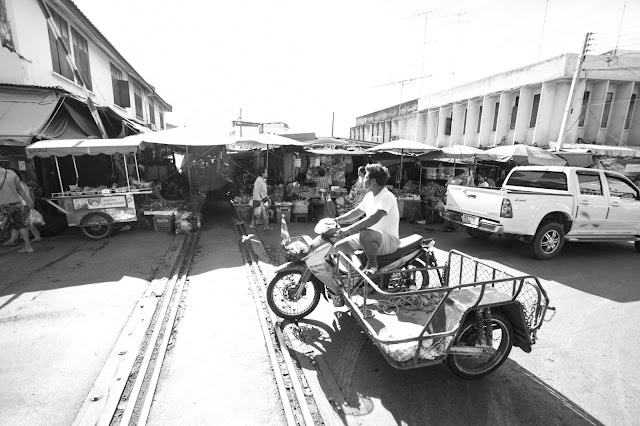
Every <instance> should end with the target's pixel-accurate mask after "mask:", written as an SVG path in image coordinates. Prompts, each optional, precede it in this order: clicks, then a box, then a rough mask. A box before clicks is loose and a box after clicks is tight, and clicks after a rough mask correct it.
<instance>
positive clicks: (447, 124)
mask: <svg viewBox="0 0 640 426" xmlns="http://www.w3.org/2000/svg"><path fill="white" fill-rule="evenodd" d="M452 115H453V112H452V113H451V115H449V117H447V121H445V122H444V134H445V136H451V125H452V124H453V117H452Z"/></svg>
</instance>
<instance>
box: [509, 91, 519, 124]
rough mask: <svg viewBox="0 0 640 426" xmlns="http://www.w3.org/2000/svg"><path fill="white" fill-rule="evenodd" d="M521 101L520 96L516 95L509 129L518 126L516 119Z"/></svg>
mask: <svg viewBox="0 0 640 426" xmlns="http://www.w3.org/2000/svg"><path fill="white" fill-rule="evenodd" d="M519 103H520V96H516V99H515V101H514V102H513V106H512V107H511V121H510V122H509V130H513V129H515V128H516V119H517V118H518V104H519Z"/></svg>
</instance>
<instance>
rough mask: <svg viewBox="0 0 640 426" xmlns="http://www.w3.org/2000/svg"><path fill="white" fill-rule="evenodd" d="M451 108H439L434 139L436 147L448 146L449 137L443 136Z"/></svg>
mask: <svg viewBox="0 0 640 426" xmlns="http://www.w3.org/2000/svg"><path fill="white" fill-rule="evenodd" d="M451 109H452V106H445V107H440V110H439V111H438V136H437V138H436V147H442V146H447V145H449V136H448V135H445V128H446V125H447V118H448V117H449V114H450V113H451Z"/></svg>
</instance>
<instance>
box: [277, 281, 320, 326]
mask: <svg viewBox="0 0 640 426" xmlns="http://www.w3.org/2000/svg"><path fill="white" fill-rule="evenodd" d="M301 277H302V273H301V272H298V271H288V272H281V273H279V274H278V275H276V276H275V277H274V278H273V279H272V280H271V282H270V283H269V285H268V286H267V303H268V304H269V307H270V308H271V310H272V311H273V312H274V313H275V314H276V315H278V316H279V317H281V318H286V319H290V320H296V319H300V318H304V317H306V316H307V315H309V314H310V313H311V312H313V310H314V309H315V308H316V306H318V302H319V300H320V291H318V288H316V286H315V285H314V284H313V283H312V282H311V281H307V282H306V283H301V282H300V278H301ZM301 286H302V287H303V288H300V287H301Z"/></svg>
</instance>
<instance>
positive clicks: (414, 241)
mask: <svg viewBox="0 0 640 426" xmlns="http://www.w3.org/2000/svg"><path fill="white" fill-rule="evenodd" d="M422 241H423V239H422V236H421V235H418V234H413V235H409V236H408V237H405V238H400V245H399V246H398V249H397V250H396V251H394V252H393V253H391V254H387V255H385V256H378V267H379V268H383V267H385V266H386V265H388V264H389V263H391V262H395V261H396V260H398V259H400V258H401V257H403V256H405V255H407V254H409V253H411V252H412V251H414V250H416V249H418V248H420V246H421V245H422ZM356 255H358V257H359V258H360V259H361V261H363V264H365V263H366V261H367V257H366V255H365V254H364V251H360V250H358V251H357V252H356Z"/></svg>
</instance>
